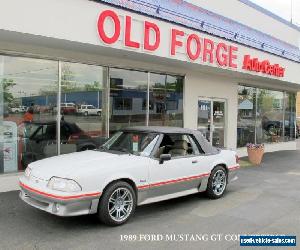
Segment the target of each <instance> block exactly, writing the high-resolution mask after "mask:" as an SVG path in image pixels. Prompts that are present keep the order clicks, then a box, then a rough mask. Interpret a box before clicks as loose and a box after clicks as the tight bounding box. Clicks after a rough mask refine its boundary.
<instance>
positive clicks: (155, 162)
mask: <svg viewBox="0 0 300 250" xmlns="http://www.w3.org/2000/svg"><path fill="white" fill-rule="evenodd" d="M238 168H239V164H238V157H237V156H236V154H235V152H233V151H230V150H220V149H217V148H214V147H212V146H210V144H209V143H208V142H207V141H206V140H205V139H204V138H203V136H202V135H201V133H200V132H198V131H194V130H189V129H182V128H167V127H134V128H128V129H124V130H122V131H120V132H117V133H116V134H115V135H114V136H112V137H111V138H110V139H109V140H108V141H107V142H106V143H105V144H104V145H103V146H101V148H100V149H98V150H94V151H84V152H78V153H72V154H67V155H61V156H56V157H52V158H48V159H44V160H41V161H37V162H34V163H31V164H30V165H29V166H28V168H27V169H26V171H25V175H24V176H22V177H21V178H20V187H21V193H20V197H21V199H22V200H24V201H25V202H26V203H28V204H30V205H31V206H33V207H36V208H39V209H41V210H44V211H47V212H49V213H52V214H55V215H59V216H76V215H82V214H97V215H98V217H99V218H100V220H101V221H102V222H104V223H105V224H108V225H121V224H123V223H125V222H126V221H127V220H128V219H129V218H130V217H131V216H132V215H133V213H134V211H135V207H136V206H137V205H142V204H147V203H151V202H157V201H161V200H166V199H171V198H175V197H179V196H184V195H188V194H192V193H197V192H202V191H205V192H206V193H207V195H208V196H209V197H210V198H212V199H217V198H220V197H221V196H222V195H223V194H224V192H225V189H226V186H227V183H228V182H229V181H231V180H233V179H236V178H237V177H236V170H237V169H238Z"/></svg>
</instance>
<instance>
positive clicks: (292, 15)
mask: <svg viewBox="0 0 300 250" xmlns="http://www.w3.org/2000/svg"><path fill="white" fill-rule="evenodd" d="M291 23H293V0H291Z"/></svg>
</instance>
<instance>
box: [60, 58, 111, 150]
mask: <svg viewBox="0 0 300 250" xmlns="http://www.w3.org/2000/svg"><path fill="white" fill-rule="evenodd" d="M106 79H107V70H106V68H103V67H100V66H92V65H86V64H80V63H67V62H62V63H61V107H60V111H61V121H60V140H61V141H60V147H59V148H60V153H61V154H64V153H70V152H76V151H83V150H89V149H95V148H98V147H99V146H100V145H101V144H103V142H104V140H105V138H106V136H107V135H106V128H105V122H104V117H105V111H104V108H103V105H102V104H103V101H102V100H103V99H104V98H105V94H106V89H107V88H106Z"/></svg>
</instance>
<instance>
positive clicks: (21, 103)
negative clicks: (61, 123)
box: [0, 57, 58, 172]
mask: <svg viewBox="0 0 300 250" xmlns="http://www.w3.org/2000/svg"><path fill="white" fill-rule="evenodd" d="M57 69H58V63H57V62H54V61H47V60H38V59H30V58H20V57H3V74H2V76H1V86H2V91H0V92H2V93H3V102H4V111H3V114H4V118H3V128H4V131H3V134H4V144H3V151H4V154H3V164H2V163H0V165H2V166H4V167H3V169H2V172H15V171H18V170H24V169H25V168H26V167H27V165H28V164H29V163H31V162H33V161H36V160H40V159H43V158H45V157H47V156H46V154H45V147H46V146H47V145H52V144H56V131H55V121H56V114H55V112H54V107H55V105H56V102H57V97H56V95H57V92H58V81H57V75H58V74H57V72H58V71H57ZM53 124H54V125H53ZM53 126H54V127H53ZM53 128H54V129H53ZM53 151H54V154H56V153H57V151H56V146H55V147H53Z"/></svg>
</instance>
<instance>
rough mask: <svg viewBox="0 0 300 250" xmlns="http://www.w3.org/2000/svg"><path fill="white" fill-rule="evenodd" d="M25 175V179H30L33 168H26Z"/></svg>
mask: <svg viewBox="0 0 300 250" xmlns="http://www.w3.org/2000/svg"><path fill="white" fill-rule="evenodd" d="M24 175H25V177H27V178H29V177H30V175H31V168H30V167H27V168H26V170H25V173H24Z"/></svg>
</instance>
